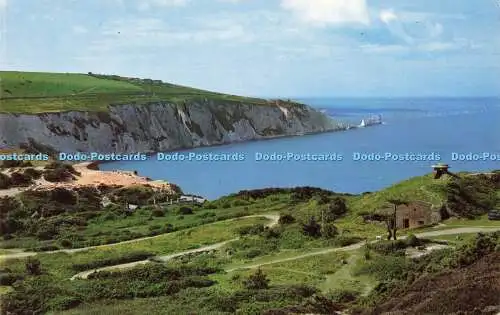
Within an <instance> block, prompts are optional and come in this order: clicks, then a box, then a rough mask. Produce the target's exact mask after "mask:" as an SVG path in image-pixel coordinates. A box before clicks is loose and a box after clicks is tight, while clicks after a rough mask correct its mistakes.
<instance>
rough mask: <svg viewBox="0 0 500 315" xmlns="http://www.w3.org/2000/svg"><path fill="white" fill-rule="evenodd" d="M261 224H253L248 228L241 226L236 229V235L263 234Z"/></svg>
mask: <svg viewBox="0 0 500 315" xmlns="http://www.w3.org/2000/svg"><path fill="white" fill-rule="evenodd" d="M264 229H265V228H264V225H263V224H254V225H250V226H242V227H240V228H239V229H238V234H240V235H242V236H243V235H259V234H260V233H262V232H264Z"/></svg>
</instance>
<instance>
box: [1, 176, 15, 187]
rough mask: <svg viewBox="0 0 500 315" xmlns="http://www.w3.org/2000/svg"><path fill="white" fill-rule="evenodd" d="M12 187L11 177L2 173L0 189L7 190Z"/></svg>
mask: <svg viewBox="0 0 500 315" xmlns="http://www.w3.org/2000/svg"><path fill="white" fill-rule="evenodd" d="M11 185H12V182H11V180H10V177H9V176H8V175H5V174H4V173H2V172H0V189H7V188H9V187H10V186H11Z"/></svg>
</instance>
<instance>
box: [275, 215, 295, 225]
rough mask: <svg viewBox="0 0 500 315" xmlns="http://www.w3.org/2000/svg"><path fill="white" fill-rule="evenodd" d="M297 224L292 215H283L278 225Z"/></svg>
mask: <svg viewBox="0 0 500 315" xmlns="http://www.w3.org/2000/svg"><path fill="white" fill-rule="evenodd" d="M294 222H295V218H294V217H293V216H292V215H291V214H281V215H280V218H279V220H278V223H279V224H281V225H285V224H292V223H294Z"/></svg>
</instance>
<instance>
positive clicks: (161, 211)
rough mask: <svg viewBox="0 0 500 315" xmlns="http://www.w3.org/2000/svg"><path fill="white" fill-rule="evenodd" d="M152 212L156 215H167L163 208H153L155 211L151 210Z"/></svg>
mask: <svg viewBox="0 0 500 315" xmlns="http://www.w3.org/2000/svg"><path fill="white" fill-rule="evenodd" d="M151 214H152V215H153V216H154V217H163V216H165V211H163V210H162V209H159V208H156V209H153V211H151Z"/></svg>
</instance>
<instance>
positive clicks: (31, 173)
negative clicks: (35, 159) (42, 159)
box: [24, 167, 43, 179]
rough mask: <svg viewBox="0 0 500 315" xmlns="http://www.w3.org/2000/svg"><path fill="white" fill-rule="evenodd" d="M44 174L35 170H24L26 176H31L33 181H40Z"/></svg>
mask: <svg viewBox="0 0 500 315" xmlns="http://www.w3.org/2000/svg"><path fill="white" fill-rule="evenodd" d="M42 174H43V172H42V171H39V170H37V169H34V168H31V167H30V168H27V169H25V170H24V175H25V176H29V177H31V178H32V179H39V178H41V177H42Z"/></svg>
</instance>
